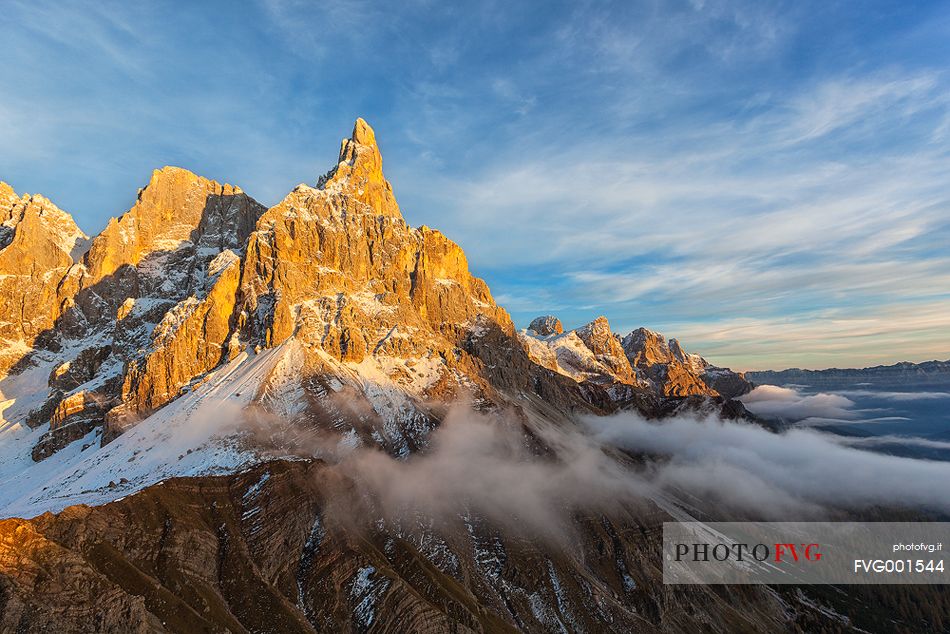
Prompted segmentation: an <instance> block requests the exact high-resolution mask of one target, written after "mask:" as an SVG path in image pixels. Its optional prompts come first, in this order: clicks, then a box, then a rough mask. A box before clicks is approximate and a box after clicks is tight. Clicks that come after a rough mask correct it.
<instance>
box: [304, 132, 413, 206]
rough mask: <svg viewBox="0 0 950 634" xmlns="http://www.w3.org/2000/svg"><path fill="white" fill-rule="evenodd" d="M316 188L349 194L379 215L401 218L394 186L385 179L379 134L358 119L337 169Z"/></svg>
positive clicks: (341, 154) (345, 141)
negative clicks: (377, 135) (377, 140)
mask: <svg viewBox="0 0 950 634" xmlns="http://www.w3.org/2000/svg"><path fill="white" fill-rule="evenodd" d="M317 187H318V188H320V189H323V190H325V191H327V192H329V193H337V194H346V195H347V196H349V197H350V198H352V199H355V200H357V201H359V202H361V203H363V204H364V205H366V206H368V207H370V208H371V209H372V211H373V212H374V213H376V214H378V215H382V216H393V217H396V218H401V217H402V214H401V213H400V211H399V205H398V204H397V203H396V198H395V197H394V196H393V188H392V185H390V184H389V181H387V180H386V177H385V176H384V175H383V157H382V155H381V154H380V153H379V146H378V145H377V144H376V133H375V132H374V131H373V128H372V127H371V126H370V125H369V124H368V123H366V121H364V120H363V119H357V120H356V123H355V124H354V125H353V134H352V135H350V137H349V138H346V139H343V141H342V143H341V144H340V157H339V160H338V162H337V166H336V167H334V168H333V169H332V170H330V171H329V172H328V173H327V174H326V175H324V176H322V177H321V178H320V180H319V182H318V183H317Z"/></svg>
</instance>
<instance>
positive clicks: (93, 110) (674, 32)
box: [0, 0, 950, 366]
mask: <svg viewBox="0 0 950 634" xmlns="http://www.w3.org/2000/svg"><path fill="white" fill-rule="evenodd" d="M5 9H6V13H5V17H6V18H7V19H6V20H4V21H3V23H2V24H0V36H2V37H3V38H4V41H5V42H6V43H7V45H6V46H5V47H3V50H0V65H2V67H3V68H4V82H5V86H6V87H7V90H5V91H4V94H3V96H2V97H0V143H2V144H3V145H4V146H5V147H8V148H12V149H11V150H10V151H8V152H5V153H2V154H0V172H2V177H3V178H4V179H5V180H8V181H11V182H13V183H14V185H16V186H17V188H18V189H19V190H25V191H42V192H44V193H46V194H48V195H50V196H51V197H53V198H54V199H55V200H56V202H57V203H58V204H59V205H60V206H62V207H63V208H65V209H68V210H70V211H74V212H76V213H77V214H78V215H79V216H80V218H79V219H80V222H81V224H82V225H83V226H84V228H86V229H87V230H88V231H94V230H95V229H96V228H98V227H100V226H102V224H104V222H105V220H106V218H107V217H108V216H109V215H113V214H116V213H119V212H121V211H122V210H123V209H124V208H125V207H127V206H128V204H130V202H131V200H132V198H133V197H134V192H135V191H136V189H137V188H138V187H139V186H141V185H142V183H143V180H144V179H145V178H146V177H147V175H148V174H149V173H150V171H151V169H152V168H154V167H156V166H158V165H161V164H165V163H173V164H181V165H183V166H185V167H188V168H191V169H194V170H195V171H198V172H201V173H203V174H206V175H208V176H210V177H213V178H216V179H218V180H227V181H230V182H234V183H236V184H239V185H241V186H242V187H243V188H244V189H245V190H247V191H248V192H249V193H251V194H252V195H255V196H256V197H258V198H259V199H261V200H262V201H263V202H265V203H269V204H270V203H274V202H276V201H277V200H279V199H280V197H281V196H282V195H283V194H284V193H285V192H286V191H288V190H289V189H291V188H292V187H293V186H294V185H295V184H297V183H298V182H308V181H312V180H313V179H314V178H315V175H316V174H318V173H321V172H322V171H323V170H324V169H326V167H327V166H328V165H329V164H330V163H331V162H332V160H333V159H334V157H335V150H336V147H337V144H338V140H339V138H340V137H341V136H342V135H343V134H344V133H345V132H346V131H347V130H348V128H349V126H350V125H351V122H352V120H353V119H354V118H355V117H356V116H357V115H362V116H365V117H367V118H369V119H370V120H371V122H372V123H373V124H374V125H375V126H376V128H377V132H378V138H379V139H380V143H381V145H382V149H383V152H384V156H385V160H386V170H387V174H388V175H389V177H390V178H391V180H392V181H393V184H394V187H395V189H396V193H397V195H398V197H399V200H400V203H401V205H402V207H403V209H404V212H405V214H406V216H407V219H408V220H409V221H410V222H411V223H413V224H423V223H426V224H430V225H432V226H438V227H439V228H441V229H443V230H444V231H445V232H446V233H447V234H448V235H449V236H450V237H453V238H455V239H457V240H458V241H459V242H460V243H461V244H462V246H463V247H464V248H465V249H466V251H467V253H468V255H469V260H470V262H471V264H472V266H473V268H474V269H475V271H476V273H478V274H481V275H483V276H485V277H487V278H488V281H489V282H490V283H491V284H492V287H493V290H494V292H495V293H496V294H497V295H498V296H499V297H503V298H506V299H509V300H510V301H511V302H512V304H511V307H512V309H513V311H514V316H515V318H516V320H518V321H519V322H525V321H526V320H527V319H529V318H530V317H531V316H532V313H533V312H535V311H540V310H545V311H546V310H551V309H552V306H554V305H557V306H564V307H565V309H564V313H562V315H561V316H562V318H563V320H564V321H565V322H568V323H583V322H584V321H587V320H588V319H590V318H592V317H593V316H595V315H596V314H600V313H606V314H608V315H609V316H610V317H611V320H612V322H613V323H615V324H617V325H618V327H624V328H626V327H633V326H636V325H640V324H649V325H655V326H663V327H668V326H669V327H677V328H681V330H679V331H678V332H671V333H670V334H674V335H680V336H681V338H683V339H684V340H686V343H687V344H694V345H695V346H698V347H699V349H700V351H701V352H716V351H719V350H722V349H723V348H721V347H718V346H717V345H715V342H716V341H717V340H718V334H717V333H723V332H725V331H726V330H733V331H734V330H735V327H736V326H741V325H742V324H745V325H746V326H748V328H746V330H745V331H746V332H748V333H750V338H748V339H742V340H739V341H737V342H736V347H735V348H734V349H733V350H731V351H729V352H728V357H727V358H726V359H722V358H719V359H716V360H717V361H720V362H724V361H729V362H734V363H737V364H739V365H742V366H776V365H788V364H791V363H795V364H799V365H805V366H816V365H823V364H825V363H826V362H828V361H827V360H828V359H831V358H832V357H833V356H834V355H837V357H834V360H833V361H830V363H832V364H837V365H847V364H858V363H860V362H862V361H863V360H865V359H871V358H873V359H874V360H875V361H877V360H886V359H884V356H885V355H890V356H889V357H888V359H889V360H896V358H895V356H894V355H897V358H900V357H903V356H907V357H915V358H922V357H926V356H944V357H946V356H950V348H948V347H947V345H946V337H943V336H940V335H939V333H938V334H936V335H935V336H934V338H931V339H929V343H928V339H927V337H928V336H929V334H933V333H934V332H937V329H939V328H940V327H942V325H943V324H944V323H945V322H940V321H939V318H938V317H936V316H933V315H932V316H931V318H932V319H933V323H932V324H931V325H926V326H919V327H914V326H911V329H910V330H911V331H912V332H910V334H908V331H907V324H908V323H913V322H915V321H917V317H916V315H917V314H918V311H919V309H921V308H922V307H924V308H926V307H933V306H943V304H942V302H945V301H947V300H948V295H950V293H948V292H946V291H944V290H943V289H947V288H950V258H948V257H947V255H946V249H945V245H946V244H947V243H948V240H950V186H948V184H947V183H948V179H947V175H948V174H950V152H948V150H947V144H946V143H945V142H943V141H945V140H946V137H947V129H948V124H947V122H948V121H950V97H948V95H950V78H948V76H947V74H946V72H945V71H944V70H942V69H943V68H944V67H946V63H947V62H948V61H950V60H948V59H947V58H946V55H945V54H944V53H940V52H939V51H944V50H945V48H944V47H942V42H943V40H944V39H945V34H944V33H941V32H940V31H941V29H940V28H937V27H935V26H934V25H941V24H946V21H947V11H946V9H945V8H943V9H936V8H932V9H928V10H926V11H924V10H922V9H921V10H919V11H918V12H917V13H914V14H913V15H910V14H907V15H906V16H905V19H903V20H897V21H892V22H883V21H881V20H880V19H879V18H878V17H877V16H876V14H871V13H869V12H865V11H861V10H858V9H856V8H853V7H848V6H838V5H834V6H832V5H828V4H827V3H817V2H815V3H809V2H805V3H794V4H781V3H779V4H774V3H770V4H764V3H758V2H748V1H745V0H722V1H718V0H717V1H713V0H708V1H704V2H691V3H679V4H676V3H673V4H671V3H654V2H616V3H594V2H573V3H563V4H562V3H551V4H548V5H546V6H545V7H544V9H543V10H542V9H538V7H536V6H530V5H518V4H512V3H501V2H492V3H483V4H481V5H479V6H464V5H455V4H451V3H450V4H441V5H440V4H437V3H431V2H426V1H424V0H419V1H416V2H409V3H401V4H400V6H399V7H383V6H382V5H379V4H378V3H372V2H364V1H360V2H355V3H332V2H303V1H301V0H260V1H259V2H253V3H249V4H241V5H240V6H235V5H233V4H232V3H227V4H224V3H221V4H216V3H204V4H201V5H195V6H191V7H189V8H188V9H187V10H180V8H176V10H170V8H169V5H164V4H162V3H154V4H151V5H135V6H132V5H129V4H128V3H106V4H100V5H96V6H95V7H90V6H89V5H88V3H70V2H65V3H55V4H54V3H42V2H30V3H27V2H21V1H15V2H11V3H8V4H7V5H5ZM895 11H896V9H895ZM183 33H187V34H188V37H187V38H183V37H182V34H183ZM908 42H913V46H909V45H908ZM928 46H929V48H928ZM920 51H929V52H928V53H926V54H925V53H923V52H920ZM934 51H937V53H935V52H934ZM941 55H943V57H941ZM552 298H557V301H556V302H555V301H552ZM571 307H574V308H571ZM944 309H945V307H943V308H941V310H944ZM927 310H929V308H928V309H927ZM885 314H888V315H890V317H891V318H892V319H893V321H892V322H890V323H887V322H886V320H885V319H884V318H883V316H884V315H885ZM878 316H880V317H878ZM868 319H871V320H872V321H874V322H875V326H874V332H873V333H871V332H868V333H867V334H865V335H858V336H860V337H863V339H864V341H863V342H861V343H856V339H855V337H851V336H850V335H846V336H845V339H844V342H845V343H846V345H842V341H840V340H837V339H836V337H837V336H838V334H839V333H841V332H855V333H857V332H860V331H861V327H860V326H859V324H860V323H861V322H864V321H866V320H868ZM827 321H830V322H831V323H830V324H829V323H826V322H827ZM938 322H939V323H938ZM753 324H754V325H755V326H754V327H755V328H758V329H759V333H760V334H762V335H763V336H764V337H765V338H764V339H763V340H762V342H761V345H756V343H755V341H754V340H753V339H751V333H752V332H753V327H752V325H753ZM785 324H790V325H791V329H792V330H794V331H795V332H797V333H798V334H799V335H802V334H806V333H805V329H806V328H811V327H814V328H816V329H817V330H815V331H814V332H815V333H818V335H817V336H815V337H813V336H806V337H805V338H804V339H801V338H800V339H798V340H796V343H795V344H794V345H793V343H792V342H791V341H790V340H789V339H788V338H787V337H784V336H783V335H782V329H783V327H784V325H785ZM842 324H846V325H845V326H842ZM704 331H705V332H706V333H707V334H703V332H704ZM684 333H685V334H684ZM822 333H823V334H822ZM928 333H929V334H928ZM687 335H688V337H687ZM694 342H695V343H694ZM710 342H713V343H712V344H711V343H710ZM802 342H807V345H808V347H807V348H804V347H803V343H802ZM889 345H895V346H899V347H898V348H895V349H894V350H885V348H886V347H887V346H889ZM928 346H929V347H928ZM792 359H794V360H792Z"/></svg>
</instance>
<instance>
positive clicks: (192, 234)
mask: <svg viewBox="0 0 950 634" xmlns="http://www.w3.org/2000/svg"><path fill="white" fill-rule="evenodd" d="M261 213H263V207H261V206H260V205H259V204H258V203H257V202H256V201H254V200H253V199H251V198H249V197H248V196H247V195H246V194H244V192H243V191H242V190H241V188H240V187H235V186H233V185H229V184H227V183H225V184H223V185H222V184H221V183H218V182H217V181H213V180H210V179H207V178H204V177H202V176H198V175H197V174H195V173H193V172H191V171H189V170H187V169H184V168H181V167H174V166H170V165H166V166H165V167H163V168H161V169H156V170H154V171H153V172H152V175H151V178H150V179H149V182H148V184H147V185H146V186H145V187H143V188H142V189H140V190H139V194H138V198H137V199H136V201H135V204H134V205H133V206H132V208H131V209H129V210H128V211H127V212H125V213H124V214H122V215H121V216H119V217H118V218H113V219H112V220H110V221H109V224H108V226H107V227H106V228H105V230H104V231H103V232H102V233H101V234H99V235H98V236H97V237H96V239H95V240H94V241H93V245H92V248H91V249H90V250H89V252H88V253H87V254H86V266H87V267H88V269H89V271H90V273H91V279H92V280H93V281H95V280H98V279H101V278H102V277H103V276H105V275H110V274H112V273H114V272H115V271H116V270H118V269H119V268H120V267H122V266H124V265H127V264H129V265H132V266H136V265H138V263H139V261H140V260H142V258H144V257H146V256H147V255H149V254H151V253H154V252H159V251H162V252H171V251H175V250H177V249H179V248H181V247H184V246H188V245H190V244H197V243H198V242H199V240H201V239H202V238H203V237H204V234H205V233H207V232H208V229H209V228H210V227H209V224H212V223H213V222H217V223H218V224H221V227H219V228H218V229H220V230H219V231H218V234H220V237H221V238H222V239H223V240H224V241H225V242H227V244H226V245H225V246H227V247H229V248H230V247H237V246H239V244H240V243H241V242H242V241H243V239H244V237H245V236H246V235H247V233H249V232H250V230H251V229H252V228H253V225H254V222H256V220H257V218H258V217H259V216H260V214H261ZM224 216H235V218H231V219H230V220H232V221H231V222H229V223H225V222H224V221H225V220H226V219H225V218H224ZM222 223H224V224H222ZM225 227H226V228H227V231H224V229H225ZM234 234H236V235H234Z"/></svg>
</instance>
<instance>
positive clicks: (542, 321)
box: [528, 315, 564, 337]
mask: <svg viewBox="0 0 950 634" xmlns="http://www.w3.org/2000/svg"><path fill="white" fill-rule="evenodd" d="M528 330H531V331H533V332H534V333H536V334H538V335H540V336H542V337H548V336H550V335H559V334H561V333H562V332H564V325H563V324H561V320H560V319H558V318H557V317H555V316H554V315H541V316H540V317H535V318H534V319H533V320H531V323H530V324H529V325H528Z"/></svg>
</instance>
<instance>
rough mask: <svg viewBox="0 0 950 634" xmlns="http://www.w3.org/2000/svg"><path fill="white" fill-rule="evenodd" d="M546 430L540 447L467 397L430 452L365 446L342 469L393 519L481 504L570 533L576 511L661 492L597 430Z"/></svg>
mask: <svg viewBox="0 0 950 634" xmlns="http://www.w3.org/2000/svg"><path fill="white" fill-rule="evenodd" d="M545 436H546V437H545V438H543V443H544V444H545V445H546V446H547V447H548V448H549V449H550V451H549V452H547V453H544V454H541V455H538V453H537V452H536V450H535V448H534V447H532V445H533V444H534V443H533V442H532V440H531V438H530V437H529V436H527V435H526V434H525V433H524V432H523V430H522V428H521V426H520V424H518V423H515V422H513V421H508V420H506V419H504V418H500V417H497V416H494V417H490V416H486V415H480V414H478V413H475V412H473V411H472V410H471V409H470V407H468V406H463V405H458V406H454V407H452V408H451V409H450V411H449V413H448V415H447V417H446V419H445V420H444V422H443V423H442V424H441V425H440V427H439V428H438V429H436V430H435V431H433V432H432V435H431V437H430V445H429V448H428V450H427V451H426V452H425V453H422V454H417V455H413V456H411V457H409V458H408V459H405V460H400V459H397V458H394V457H392V456H390V455H388V454H386V453H384V452H382V451H380V450H377V449H370V448H357V449H353V450H350V451H343V453H342V454H340V455H338V456H337V457H336V460H337V462H336V464H335V466H334V469H335V470H336V471H337V472H338V473H340V474H341V475H343V476H345V477H347V478H348V479H349V480H351V481H352V482H354V483H355V484H356V486H357V488H358V490H359V491H360V492H361V493H363V494H365V495H368V496H370V499H371V500H372V503H373V504H374V505H375V506H377V508H378V509H379V510H381V511H382V513H383V515H384V516H385V517H387V518H390V519H399V518H404V517H409V516H414V515H417V514H420V513H421V514H422V515H424V516H425V517H426V518H429V519H434V520H436V521H439V520H452V519H455V518H458V517H459V516H460V515H468V514H473V515H475V516H478V517H485V518H488V519H490V520H492V521H493V522H494V523H495V524H496V525H500V526H504V527H507V528H510V529H513V530H515V531H517V532H519V534H520V533H523V532H524V531H528V532H529V533H530V534H531V535H535V536H543V537H548V538H552V539H561V538H564V537H565V536H566V535H568V534H569V532H570V524H571V518H572V514H573V513H574V512H575V511H595V512H609V511H616V510H618V509H621V508H630V507H631V505H635V504H637V503H638V501H642V500H644V499H645V498H648V497H650V496H651V495H652V487H651V485H650V484H649V483H648V482H647V481H645V480H644V479H643V478H641V477H640V476H638V475H637V474H635V473H633V472H632V471H630V470H629V469H627V468H626V467H624V466H623V465H622V464H621V463H620V462H618V461H617V460H615V459H613V458H611V457H610V456H609V455H608V454H607V453H605V451H604V449H603V447H602V446H601V445H600V444H599V443H597V442H595V441H594V440H593V439H592V438H590V437H587V436H584V435H582V434H580V433H574V432H568V431H563V430H562V431H556V432H550V434H545ZM324 455H325V454H324Z"/></svg>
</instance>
